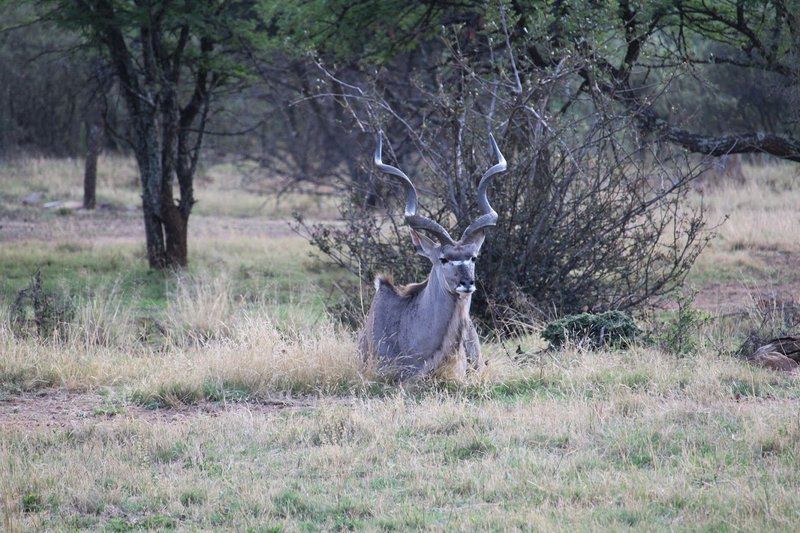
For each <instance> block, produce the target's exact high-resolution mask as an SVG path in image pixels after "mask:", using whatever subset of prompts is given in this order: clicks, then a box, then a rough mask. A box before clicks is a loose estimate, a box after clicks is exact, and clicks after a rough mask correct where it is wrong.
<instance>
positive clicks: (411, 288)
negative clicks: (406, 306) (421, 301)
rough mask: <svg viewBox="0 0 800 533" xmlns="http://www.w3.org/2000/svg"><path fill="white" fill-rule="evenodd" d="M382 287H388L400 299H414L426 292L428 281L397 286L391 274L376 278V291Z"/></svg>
mask: <svg viewBox="0 0 800 533" xmlns="http://www.w3.org/2000/svg"><path fill="white" fill-rule="evenodd" d="M382 285H386V286H387V287H388V288H389V289H391V290H392V292H394V293H395V294H396V295H397V296H399V297H400V298H412V297H414V296H416V295H417V294H419V293H421V292H422V291H424V290H425V287H427V286H428V280H427V279H426V280H425V281H422V282H420V283H409V284H408V285H395V284H394V279H393V278H392V276H391V275H389V274H380V275H378V277H376V278H375V289H376V290H380V288H381V286H382Z"/></svg>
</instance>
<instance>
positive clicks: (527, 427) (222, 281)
mask: <svg viewBox="0 0 800 533" xmlns="http://www.w3.org/2000/svg"><path fill="white" fill-rule="evenodd" d="M120 165H121V168H124V165H123V164H122V163H121V164H120ZM101 168H102V166H101ZM756 170H757V169H748V170H747V172H748V173H749V175H750V177H749V178H748V179H749V181H748V183H747V184H745V186H744V187H743V188H742V189H739V188H735V187H723V188H719V189H714V190H710V191H706V193H705V200H704V201H705V203H706V206H707V207H708V208H709V211H710V213H711V214H712V215H713V216H715V217H716V216H722V215H723V214H730V215H731V219H730V221H729V222H728V223H727V224H726V225H725V226H723V227H722V228H721V230H720V232H721V239H720V240H718V241H716V242H715V243H714V244H713V246H712V248H711V249H710V250H709V252H708V253H707V254H706V255H704V256H703V258H701V262H700V265H699V266H700V268H701V272H702V275H701V276H700V277H698V279H712V278H713V277H714V276H717V277H716V278H713V279H715V280H719V279H723V278H724V276H734V277H735V276H736V275H739V274H740V273H742V272H751V273H752V272H757V273H761V274H760V275H765V273H769V272H770V270H769V265H768V264H765V261H768V260H765V259H764V257H765V256H764V255H763V254H764V253H782V254H785V253H796V252H797V251H798V249H797V243H796V242H794V241H793V240H792V239H791V238H790V236H787V235H784V234H783V233H782V232H781V231H774V230H773V229H772V227H771V226H770V220H771V219H772V213H773V212H774V213H778V214H779V216H781V217H782V218H784V219H788V220H790V222H789V226H787V228H788V229H787V230H786V231H789V230H793V229H796V228H797V221H798V220H797V217H796V215H794V214H793V212H792V207H793V204H792V201H793V200H794V201H796V200H798V199H800V198H797V195H798V192H797V190H798V189H800V188H798V187H796V186H791V183H790V181H791V179H790V178H791V176H790V174H789V172H788V171H787V170H785V169H784V168H781V169H779V171H778V172H776V173H772V172H770V173H765V174H764V175H756ZM220 171H221V172H223V173H228V172H229V171H228V170H226V169H221V170H220ZM42 172H46V170H42ZM759 172H760V171H759ZM121 173H122V171H120V174H121ZM776 176H777V177H776ZM41 179H42V180H43V182H42V185H41V186H42V187H44V186H46V184H47V183H50V182H48V181H47V180H48V179H52V180H53V186H55V184H56V182H58V181H59V180H58V179H56V178H46V177H41ZM215 179H216V178H215ZM781 184H783V185H781ZM25 190H28V189H25ZM743 191H744V192H743ZM15 194H16V193H15ZM221 198H222V196H221ZM231 201H237V200H236V199H235V198H233V199H231ZM795 203H796V202H795ZM231 209H238V208H231ZM790 217H794V218H790ZM791 221H794V222H791ZM796 233H797V232H796V231H794V232H793V234H796ZM140 248H141V246H139V247H136V246H134V245H132V244H125V245H120V244H118V243H106V244H102V245H100V244H98V245H92V246H88V245H80V246H77V245H74V246H73V245H72V244H70V243H69V242H66V241H65V242H60V243H58V242H53V243H49V244H46V245H45V244H41V243H33V244H30V243H24V242H21V243H17V244H15V245H14V246H12V247H6V248H4V249H3V250H2V252H1V253H5V254H6V256H5V257H3V256H1V255H0V259H2V260H3V262H0V264H2V265H5V267H4V268H6V269H7V270H10V269H11V268H18V269H19V270H20V272H19V274H20V276H21V275H22V274H24V272H22V271H23V270H25V269H26V268H28V267H29V266H32V265H35V264H40V263H41V264H42V265H44V268H45V269H48V270H45V272H46V273H47V275H48V276H54V275H57V274H58V272H59V271H62V272H63V275H64V276H65V279H64V280H62V281H63V283H64V284H65V285H66V286H67V287H72V289H71V293H72V294H74V295H76V298H77V300H76V301H77V303H76V314H75V318H74V320H73V322H72V324H71V325H70V327H69V328H67V330H66V333H65V334H64V335H63V336H62V337H61V338H49V339H38V338H32V337H25V336H20V335H18V334H15V333H13V332H12V330H11V328H10V326H9V320H8V316H7V314H8V309H7V306H5V305H0V399H2V398H5V399H6V400H11V403H10V404H9V403H7V404H6V405H3V403H2V402H0V409H7V410H8V409H11V408H10V407H8V405H13V400H14V398H15V397H17V396H18V395H19V394H21V393H24V392H25V391H28V392H27V393H26V394H29V395H31V394H44V395H47V394H48V392H49V391H52V390H53V389H55V388H57V389H59V390H64V389H68V390H72V391H78V392H80V391H87V392H91V393H92V394H95V395H96V394H98V393H102V394H103V395H104V398H105V399H104V402H105V403H104V404H103V408H102V409H100V410H98V411H96V412H94V413H93V412H91V411H90V412H88V413H86V414H85V416H83V417H82V418H72V419H64V418H63V415H58V416H61V418H58V416H56V419H55V420H54V422H53V425H52V426H46V425H24V424H14V423H13V420H14V413H13V412H10V413H6V418H5V420H11V421H12V422H11V423H10V424H8V425H6V426H4V427H3V428H2V431H0V524H2V526H0V529H3V530H7V531H15V530H39V529H43V530H74V529H91V530H97V529H104V530H112V531H125V530H131V529H151V530H159V529H161V530H163V529H174V528H177V529H181V530H186V529H188V530H253V531H278V530H290V531H295V530H333V529H337V530H342V529H367V530H409V529H432V530H442V529H463V530H514V529H537V530H539V529H540V530H567V529H578V530H607V529H610V530H623V529H636V530H675V529H678V530H682V529H690V530H715V531H716V530H794V529H797V526H798V524H800V514H798V509H800V490H798V489H800V471H798V469H797V461H798V459H800V417H798V415H797V413H798V404H799V403H800V379H798V377H797V376H793V375H787V374H779V373H774V372H769V371H766V370H761V369H757V368H753V367H751V366H748V365H747V364H745V363H743V362H741V361H740V360H738V359H736V358H734V357H731V355H730V352H731V351H732V350H733V349H734V348H735V341H736V339H738V338H740V337H741V336H742V335H744V334H745V333H746V332H747V331H746V330H747V327H749V326H748V324H749V323H750V322H757V321H758V317H751V318H747V317H745V318H742V317H737V318H735V319H729V320H713V321H710V322H708V323H703V325H702V326H701V327H699V328H698V329H697V330H692V331H689V332H688V333H687V334H689V335H692V336H693V338H692V339H691V341H692V344H691V345H692V346H693V347H694V349H693V350H692V351H690V352H689V353H688V355H683V356H676V355H674V354H672V353H669V352H668V351H666V350H664V349H659V348H657V347H655V346H653V345H641V346H634V347H632V348H630V349H627V350H614V351H598V352H590V351H583V350H579V349H576V348H574V347H570V348H566V349H564V350H561V351H556V352H548V353H539V352H538V350H539V349H541V348H542V343H541V341H540V340H539V339H538V338H537V337H536V335H535V333H536V332H535V331H534V332H533V334H532V335H531V336H527V337H521V338H518V339H512V340H508V341H506V342H505V343H503V344H500V343H486V344H485V346H484V350H485V352H486V355H487V359H488V360H489V366H488V368H487V369H486V370H485V371H484V372H482V373H481V374H479V375H471V376H469V377H468V379H467V380H466V381H465V382H431V381H423V382H419V383H413V384H406V385H402V386H400V385H394V384H388V383H384V382H382V381H381V380H380V378H379V376H376V375H375V374H374V373H373V372H371V371H370V369H365V368H363V367H362V365H361V363H360V361H359V359H358V357H357V356H356V353H355V339H354V334H353V333H352V332H350V331H347V330H345V329H343V328H342V327H340V326H339V325H338V324H337V322H336V317H331V316H328V315H327V314H325V313H324V311H323V310H322V307H321V305H320V303H319V298H320V292H321V287H323V286H325V285H326V284H327V285H329V284H330V279H329V278H326V277H325V276H330V275H331V273H329V272H322V273H320V272H317V271H316V270H315V269H314V266H313V263H308V262H307V261H306V259H305V258H306V256H307V253H308V247H307V246H306V245H304V244H302V243H301V242H300V241H298V240H297V239H264V238H258V239H253V238H250V237H241V238H232V239H225V240H224V241H214V240H209V241H207V242H197V243H196V245H195V248H193V260H194V264H195V266H194V267H193V269H192V270H191V271H190V272H189V273H185V274H182V275H179V276H172V275H170V276H166V277H163V278H162V277H159V278H157V279H151V278H149V277H147V276H148V274H147V273H146V272H138V273H137V271H136V269H137V268H143V267H141V265H140V264H141V263H142V257H141V249H140ZM766 257H769V256H766ZM20 265H21V266H20ZM137 265H139V266H137ZM702 269H705V270H702ZM26 272H27V271H26ZM99 273H102V276H99V275H98V274H99ZM112 273H113V276H112V275H110V274H112ZM6 275H7V273H6V272H4V273H3V276H6ZM27 275H29V273H28V274H27ZM69 276H72V277H73V278H76V279H79V280H80V283H78V282H74V283H73V282H72V281H70V279H69V278H68V277H69ZM10 278H11V277H9V278H8V279H10ZM95 278H97V279H95ZM0 279H3V280H5V279H6V278H5V277H3V278H0ZM14 279H15V280H16V279H17V278H16V277H15V278H14ZM725 279H727V278H725ZM93 280H94V281H93ZM715 282H716V281H715ZM87 287H88V288H87ZM3 293H5V294H12V293H13V291H10V290H9V291H6V290H4V291H3ZM751 311H753V310H751ZM753 312H755V311H753ZM518 353H522V354H534V355H527V356H525V355H523V356H520V355H519V354H518ZM209 402H213V405H215V406H217V408H215V409H214V410H212V412H211V413H208V412H206V411H205V410H204V406H207V405H208V404H209ZM277 404H280V405H281V406H283V407H275V405H277ZM142 406H146V407H148V408H153V409H155V410H154V411H153V413H154V414H153V416H143V415H142V411H143V409H142ZM186 406H196V408H192V407H186ZM165 407H181V408H182V409H183V410H182V411H179V412H180V413H181V416H180V417H176V418H170V417H167V416H161V415H159V413H167V412H171V411H169V410H168V409H164V408H165Z"/></svg>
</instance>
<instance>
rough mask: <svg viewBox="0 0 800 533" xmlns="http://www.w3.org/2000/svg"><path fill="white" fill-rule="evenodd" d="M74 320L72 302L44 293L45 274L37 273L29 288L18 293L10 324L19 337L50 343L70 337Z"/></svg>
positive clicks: (59, 295) (63, 297)
mask: <svg viewBox="0 0 800 533" xmlns="http://www.w3.org/2000/svg"><path fill="white" fill-rule="evenodd" d="M74 316H75V307H74V305H73V303H72V301H71V300H70V299H69V298H67V297H66V296H64V295H63V294H60V293H58V292H55V291H50V290H46V289H44V288H43V287H42V274H41V272H40V271H36V273H35V274H34V275H33V276H32V277H31V280H30V282H29V283H28V287H26V288H24V289H20V290H19V292H18V293H17V297H16V299H15V300H14V302H13V303H12V304H11V308H10V313H9V320H10V322H11V328H12V330H13V331H14V333H15V334H17V335H20V336H36V337H38V338H40V339H50V338H52V337H54V336H55V337H61V338H63V337H64V336H66V334H67V332H68V327H69V323H70V321H71V320H72V319H73V318H74Z"/></svg>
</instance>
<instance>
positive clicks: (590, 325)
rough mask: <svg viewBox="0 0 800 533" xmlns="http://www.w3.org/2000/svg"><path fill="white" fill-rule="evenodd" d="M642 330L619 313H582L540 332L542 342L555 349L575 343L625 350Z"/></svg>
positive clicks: (559, 320)
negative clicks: (617, 347)
mask: <svg viewBox="0 0 800 533" xmlns="http://www.w3.org/2000/svg"><path fill="white" fill-rule="evenodd" d="M640 333H641V330H640V329H639V328H638V327H637V326H636V323H635V322H634V321H633V318H631V317H630V316H628V315H627V314H625V313H623V312H622V311H606V312H605V313H599V314H594V313H581V314H579V315H569V316H565V317H564V318H560V319H558V320H554V321H553V322H550V323H549V324H548V325H547V327H545V328H544V331H542V338H543V339H544V340H546V341H547V342H549V343H550V345H551V346H552V347H554V348H558V347H561V346H563V345H564V344H566V343H567V342H568V341H571V342H575V343H578V344H580V345H581V346H585V347H588V348H592V349H595V348H601V347H604V346H615V347H616V346H625V345H627V344H629V343H631V342H632V341H633V340H634V339H635V338H636V337H637V336H638V335H639V334H640Z"/></svg>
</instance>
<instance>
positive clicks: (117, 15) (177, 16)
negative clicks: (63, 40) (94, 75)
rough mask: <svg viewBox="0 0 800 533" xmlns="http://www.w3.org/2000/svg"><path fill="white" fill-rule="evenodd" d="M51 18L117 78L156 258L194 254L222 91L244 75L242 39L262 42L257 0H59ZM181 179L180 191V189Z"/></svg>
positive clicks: (181, 261)
mask: <svg viewBox="0 0 800 533" xmlns="http://www.w3.org/2000/svg"><path fill="white" fill-rule="evenodd" d="M42 5H43V6H44V7H46V8H47V9H48V10H49V11H48V12H47V14H46V19H47V20H50V21H54V22H58V23H60V24H63V25H64V26H65V27H67V28H69V29H72V30H74V31H76V32H79V33H80V34H81V35H82V36H83V37H84V38H85V39H86V40H87V42H88V43H90V44H91V45H93V46H95V47H97V49H98V50H100V52H101V53H102V54H103V56H104V57H106V58H107V61H108V62H109V64H110V65H111V67H112V68H113V71H114V73H115V75H116V77H117V79H118V82H119V87H120V91H121V93H122V95H123V98H124V101H125V104H126V108H127V113H128V120H129V122H130V127H129V129H128V131H127V137H128V140H129V143H130V146H131V148H132V150H133V153H134V155H135V156H136V161H137V164H138V167H139V174H140V177H141V184H142V210H143V214H144V225H145V234H146V239H147V256H148V261H149V263H150V266H151V267H153V268H174V267H182V266H185V265H186V264H187V262H188V253H187V228H188V222H189V215H190V214H191V211H192V206H193V204H194V203H195V199H194V176H195V172H196V170H197V163H198V159H199V157H200V153H201V148H202V143H203V136H204V133H205V130H206V127H207V123H208V116H209V112H210V109H211V106H212V103H213V102H214V99H215V96H216V95H217V94H218V93H219V92H220V91H223V90H225V89H227V88H230V86H231V85H233V84H236V83H239V82H241V81H242V79H243V76H244V74H245V68H244V63H243V62H242V61H238V60H237V59H239V56H238V52H239V51H240V50H241V46H242V43H244V42H249V43H251V44H253V43H255V42H256V39H255V30H256V29H258V20H259V17H258V16H257V15H258V12H257V10H255V9H254V5H253V3H252V2H247V1H234V2H230V1H225V0H220V1H210V2H192V1H189V0H185V1H171V0H141V1H126V0H54V1H44V2H42ZM176 182H177V186H178V191H179V196H178V198H175V192H174V186H175V183H176Z"/></svg>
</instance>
